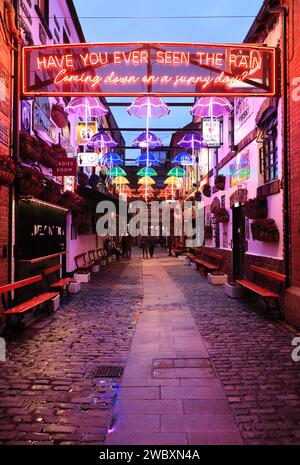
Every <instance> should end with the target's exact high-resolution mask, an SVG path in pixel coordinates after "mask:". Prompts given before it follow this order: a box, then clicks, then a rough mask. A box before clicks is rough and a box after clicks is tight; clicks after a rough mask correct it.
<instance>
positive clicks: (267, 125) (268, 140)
mask: <svg viewBox="0 0 300 465" xmlns="http://www.w3.org/2000/svg"><path fill="white" fill-rule="evenodd" d="M258 128H259V133H258V137H257V142H258V143H259V144H260V148H259V164H260V173H261V174H262V176H263V178H264V182H269V181H273V180H274V179H277V178H278V148H277V110H276V108H274V107H271V108H268V110H266V111H265V112H264V114H263V115H262V117H261V119H260V121H259V123H258Z"/></svg>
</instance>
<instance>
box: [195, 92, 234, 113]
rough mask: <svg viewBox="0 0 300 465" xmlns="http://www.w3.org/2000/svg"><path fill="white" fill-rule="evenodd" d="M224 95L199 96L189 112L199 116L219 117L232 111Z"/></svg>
mask: <svg viewBox="0 0 300 465" xmlns="http://www.w3.org/2000/svg"><path fill="white" fill-rule="evenodd" d="M232 109H233V107H232V105H231V104H230V103H229V101H228V100H227V98H226V97H201V98H198V99H197V101H196V103H195V104H194V106H193V107H192V109H191V114H192V115H194V116H199V117H200V118H220V117H221V116H224V115H226V114H228V113H230V112H231V111H232Z"/></svg>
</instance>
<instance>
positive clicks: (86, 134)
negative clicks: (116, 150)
mask: <svg viewBox="0 0 300 465" xmlns="http://www.w3.org/2000/svg"><path fill="white" fill-rule="evenodd" d="M96 133H97V124H96V123H95V122H93V121H92V122H89V123H78V124H77V144H78V145H86V144H87V143H88V142H89V141H90V140H91V138H92V137H93V136H94V135H95V134H96Z"/></svg>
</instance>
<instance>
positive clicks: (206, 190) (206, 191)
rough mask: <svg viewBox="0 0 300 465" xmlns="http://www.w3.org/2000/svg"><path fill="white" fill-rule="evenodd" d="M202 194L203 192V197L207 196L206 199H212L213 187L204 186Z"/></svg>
mask: <svg viewBox="0 0 300 465" xmlns="http://www.w3.org/2000/svg"><path fill="white" fill-rule="evenodd" d="M202 192H203V195H205V197H210V196H211V187H210V184H209V183H207V184H204V186H203V188H202Z"/></svg>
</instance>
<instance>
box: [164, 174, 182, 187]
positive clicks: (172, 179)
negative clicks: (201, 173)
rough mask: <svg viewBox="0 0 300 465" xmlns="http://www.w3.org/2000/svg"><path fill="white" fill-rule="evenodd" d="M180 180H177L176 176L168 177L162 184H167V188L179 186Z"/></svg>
mask: <svg viewBox="0 0 300 465" xmlns="http://www.w3.org/2000/svg"><path fill="white" fill-rule="evenodd" d="M181 180H182V178H177V176H169V177H168V178H167V179H166V180H165V181H164V184H167V185H169V186H174V185H177V184H181Z"/></svg>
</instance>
